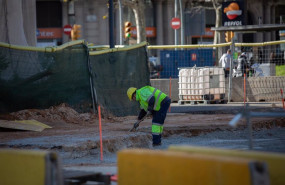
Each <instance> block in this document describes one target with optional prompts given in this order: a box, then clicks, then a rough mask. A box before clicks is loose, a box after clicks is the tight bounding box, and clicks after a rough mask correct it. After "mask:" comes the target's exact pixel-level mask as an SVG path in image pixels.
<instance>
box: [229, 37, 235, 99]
mask: <svg viewBox="0 0 285 185" xmlns="http://www.w3.org/2000/svg"><path fill="white" fill-rule="evenodd" d="M236 38H237V34H234V37H233V38H232V44H231V46H230V47H231V51H232V55H233V54H234V52H235V40H236ZM232 78H233V57H231V62H230V75H229V90H228V102H231V98H232V97H231V96H232Z"/></svg>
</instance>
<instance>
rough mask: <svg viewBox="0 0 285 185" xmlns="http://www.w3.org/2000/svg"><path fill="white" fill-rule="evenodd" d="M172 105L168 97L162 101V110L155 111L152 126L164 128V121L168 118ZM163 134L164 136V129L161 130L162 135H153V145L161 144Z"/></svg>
mask: <svg viewBox="0 0 285 185" xmlns="http://www.w3.org/2000/svg"><path fill="white" fill-rule="evenodd" d="M170 103H171V99H170V98H169V97H168V96H167V97H166V98H164V100H162V102H161V105H160V110H159V111H153V114H152V115H153V118H152V125H158V126H161V128H163V124H164V120H165V118H166V114H167V111H168V108H169V106H170ZM161 134H162V129H161V133H152V143H153V144H160V143H161Z"/></svg>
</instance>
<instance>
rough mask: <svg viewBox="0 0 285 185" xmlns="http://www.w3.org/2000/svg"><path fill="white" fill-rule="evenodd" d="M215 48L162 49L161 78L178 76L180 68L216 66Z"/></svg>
mask: <svg viewBox="0 0 285 185" xmlns="http://www.w3.org/2000/svg"><path fill="white" fill-rule="evenodd" d="M214 62H215V59H214V53H213V49H191V50H176V51H175V50H163V51H160V64H161V65H162V67H163V70H162V71H161V73H160V78H169V77H171V78H178V72H179V71H178V68H182V67H193V66H195V65H196V66H197V67H204V66H214Z"/></svg>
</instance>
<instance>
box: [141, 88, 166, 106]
mask: <svg viewBox="0 0 285 185" xmlns="http://www.w3.org/2000/svg"><path fill="white" fill-rule="evenodd" d="M136 94H137V96H136V100H137V101H139V102H140V106H141V109H144V110H145V111H147V108H148V101H149V100H150V98H151V97H152V96H154V99H155V102H154V106H153V110H155V111H159V110H160V103H161V102H162V100H163V99H164V98H165V97H166V96H167V95H166V94H165V93H163V92H162V91H160V90H158V89H156V88H154V87H151V86H145V87H142V88H140V89H138V90H137V92H136Z"/></svg>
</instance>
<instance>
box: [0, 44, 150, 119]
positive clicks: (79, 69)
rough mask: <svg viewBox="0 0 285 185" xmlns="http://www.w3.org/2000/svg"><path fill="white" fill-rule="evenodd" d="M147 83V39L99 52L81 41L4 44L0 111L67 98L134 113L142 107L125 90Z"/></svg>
mask: <svg viewBox="0 0 285 185" xmlns="http://www.w3.org/2000/svg"><path fill="white" fill-rule="evenodd" d="M149 84H150V82H149V70H148V65H147V54H146V43H142V44H139V45H136V46H130V47H124V48H115V49H104V48H103V49H102V48H101V49H95V51H89V48H88V46H87V45H86V43H85V42H84V41H83V40H81V41H73V42H70V43H67V44H64V45H62V46H59V47H51V48H36V47H22V46H14V45H9V44H6V43H0V112H12V111H18V110H22V109H32V108H37V109H44V108H49V107H50V106H54V105H59V104H61V103H66V104H68V105H69V106H71V107H72V108H74V109H75V110H77V111H78V112H88V111H94V112H95V111H96V109H97V107H98V106H99V105H100V106H101V107H102V109H103V111H104V113H111V114H113V115H115V116H125V115H132V114H136V113H137V112H138V111H139V106H138V105H137V104H135V103H133V102H130V101H129V100H128V98H127V95H126V92H127V89H128V88H129V87H130V86H134V87H138V88H140V87H142V86H145V85H149Z"/></svg>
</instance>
